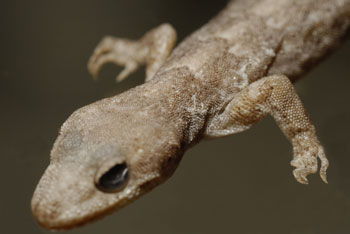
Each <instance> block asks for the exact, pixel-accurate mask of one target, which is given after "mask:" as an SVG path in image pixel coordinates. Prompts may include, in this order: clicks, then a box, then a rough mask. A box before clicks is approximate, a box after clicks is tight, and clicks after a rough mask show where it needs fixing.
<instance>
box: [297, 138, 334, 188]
mask: <svg viewBox="0 0 350 234" xmlns="http://www.w3.org/2000/svg"><path fill="white" fill-rule="evenodd" d="M303 139H304V140H303V141H299V142H298V143H295V144H294V147H293V148H294V159H293V160H292V161H291V165H292V166H294V167H296V169H294V171H293V175H294V177H295V179H296V180H297V181H298V182H299V183H301V184H308V180H307V178H306V177H307V176H308V175H310V174H314V173H316V172H317V168H318V162H317V158H318V159H320V161H321V168H320V177H321V179H322V180H323V181H324V182H325V183H328V182H327V175H326V170H327V168H328V165H329V163H328V160H327V158H326V155H325V153H324V149H323V147H322V146H321V145H320V144H319V143H318V142H317V143H315V142H313V141H312V142H310V141H305V139H308V137H305V136H304V137H303Z"/></svg>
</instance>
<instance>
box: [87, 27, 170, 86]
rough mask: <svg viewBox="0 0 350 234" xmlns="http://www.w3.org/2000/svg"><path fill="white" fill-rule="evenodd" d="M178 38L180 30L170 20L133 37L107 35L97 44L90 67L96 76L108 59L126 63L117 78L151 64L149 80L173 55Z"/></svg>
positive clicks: (121, 63) (119, 63)
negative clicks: (137, 37) (139, 36)
mask: <svg viewBox="0 0 350 234" xmlns="http://www.w3.org/2000/svg"><path fill="white" fill-rule="evenodd" d="M175 42H176V32H175V30H174V29H173V27H172V26H171V25H169V24H162V25H160V26H158V27H157V28H155V29H153V30H151V31H149V32H147V33H146V34H145V35H144V36H143V37H142V38H141V39H140V40H137V41H133V40H128V39H122V38H115V37H111V36H107V37H105V38H104V39H102V41H101V42H100V43H99V44H98V45H97V47H96V49H95V50H94V52H93V54H92V56H91V57H90V59H89V62H88V70H89V72H90V73H91V74H92V75H93V77H94V78H95V79H96V78H97V76H98V73H99V71H100V69H101V67H102V66H103V65H104V64H105V63H109V62H111V63H115V64H117V65H121V66H124V67H125V68H124V70H123V71H122V72H121V73H120V74H119V75H118V76H117V78H116V80H117V81H121V80H123V79H125V78H126V77H127V76H128V75H130V74H131V73H132V72H134V71H136V69H137V68H138V67H139V66H140V65H142V64H147V68H146V81H147V80H150V79H151V78H152V77H153V76H154V74H155V73H156V72H157V71H158V69H159V68H160V67H161V65H162V64H163V63H164V62H165V60H166V59H167V57H168V56H169V55H170V53H171V51H172V49H173V47H174V45H175Z"/></svg>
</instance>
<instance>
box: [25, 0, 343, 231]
mask: <svg viewBox="0 0 350 234" xmlns="http://www.w3.org/2000/svg"><path fill="white" fill-rule="evenodd" d="M349 24H350V0H334V1H329V0H303V1H298V0H279V1H275V0H231V1H229V2H228V4H227V6H226V7H225V8H224V9H223V10H222V11H221V12H220V13H219V14H218V15H217V16H215V17H214V18H213V19H212V20H210V21H209V22H208V23H207V24H205V25H204V26H202V27H201V28H200V29H198V30H197V31H195V32H194V33H193V34H191V35H190V36H188V37H187V38H185V39H184V40H183V41H182V42H181V43H180V44H179V45H178V46H177V47H176V48H174V47H175V44H176V38H177V34H176V31H175V29H174V28H173V27H172V26H171V25H170V24H168V23H164V24H162V25H160V26H158V27H156V28H154V29H152V30H150V31H148V32H147V33H145V34H144V36H142V37H141V38H140V39H138V40H129V39H124V38H116V37H112V36H106V37H105V38H103V39H102V40H101V42H100V43H99V44H98V45H97V47H96V49H95V50H94V52H93V54H92V56H91V58H90V60H89V62H88V70H89V72H90V73H91V74H92V75H93V77H95V78H97V77H98V73H99V71H100V69H101V68H102V66H103V65H104V64H106V63H115V64H117V65H121V66H124V70H123V71H122V72H121V73H120V74H119V75H118V76H117V78H116V79H117V81H121V80H123V79H125V78H126V77H128V76H129V75H130V74H131V73H132V72H134V71H136V70H137V69H138V68H139V67H140V66H142V65H146V79H145V83H143V84H141V85H139V86H136V87H134V88H132V89H129V90H127V91H125V92H123V93H121V94H118V95H116V96H113V97H109V98H105V99H102V100H100V101H97V102H94V103H92V104H89V105H87V106H85V107H82V108H80V109H78V110H76V111H75V112H74V113H73V114H72V115H71V116H70V117H69V118H68V119H67V120H66V121H65V122H64V124H63V125H62V127H61V129H60V131H59V135H58V137H57V139H56V141H55V143H54V145H53V148H52V150H51V154H50V164H49V166H48V167H47V169H46V171H45V172H44V174H43V176H42V178H41V179H40V181H39V183H38V185H37V187H36V189H35V191H34V195H33V198H32V201H31V207H32V211H33V214H34V216H35V218H36V220H37V221H38V223H39V224H40V225H41V226H43V227H45V228H48V229H68V228H72V227H76V226H80V225H82V224H85V223H88V222H90V221H93V220H96V219H98V218H101V217H103V216H105V215H106V214H109V213H111V212H112V211H115V210H118V209H119V208H121V207H124V206H125V205H127V204H129V203H130V202H132V201H134V200H135V199H137V198H138V197H140V196H141V195H143V194H145V193H146V192H148V191H150V190H152V189H153V188H155V187H156V186H157V185H159V184H161V183H162V182H164V181H166V180H167V179H168V178H169V177H170V176H171V175H172V174H173V173H174V171H175V170H176V168H177V166H178V164H179V162H180V161H181V158H182V156H183V154H184V153H185V151H186V150H187V149H188V148H189V147H192V146H193V145H195V144H196V143H198V142H199V141H201V140H202V139H207V138H217V137H223V136H228V135H231V134H235V133H239V132H242V131H245V130H247V129H249V128H251V127H252V126H253V125H254V124H256V123H258V122H259V121H261V120H262V119H264V118H265V117H266V116H267V115H271V116H272V117H273V118H274V120H275V121H276V123H277V125H278V126H279V128H280V129H281V131H282V132H283V133H284V135H285V136H286V138H287V139H288V140H289V142H290V143H291V145H292V148H293V159H292V161H291V165H292V166H293V167H295V169H294V170H293V175H294V177H295V179H296V180H297V181H298V182H300V183H301V184H307V183H308V180H307V176H308V175H310V174H313V173H316V172H317V171H318V170H319V173H320V177H321V178H322V180H323V181H324V182H326V183H327V179H326V170H327V167H328V165H329V162H328V160H327V157H326V155H325V151H324V149H323V146H322V145H321V143H320V141H319V140H318V137H317V135H316V130H315V127H314V125H313V124H312V122H311V119H310V116H309V114H308V113H307V112H306V110H305V108H304V106H303V104H302V102H301V100H300V98H299V97H298V95H297V94H296V92H295V89H294V87H293V84H292V82H294V81H296V80H297V78H299V77H300V76H301V75H302V74H304V73H305V72H306V71H308V70H309V69H310V68H311V67H312V65H314V64H316V62H318V61H319V60H320V58H322V57H324V56H325V55H326V54H328V52H329V51H331V50H332V49H333V48H334V47H335V45H337V44H339V43H338V42H339V41H340V39H341V38H342V37H343V35H344V34H345V32H346V30H347V28H348V26H349ZM267 134H268V133H267ZM318 161H319V162H318ZM199 163H200V162H199ZM318 164H320V165H318Z"/></svg>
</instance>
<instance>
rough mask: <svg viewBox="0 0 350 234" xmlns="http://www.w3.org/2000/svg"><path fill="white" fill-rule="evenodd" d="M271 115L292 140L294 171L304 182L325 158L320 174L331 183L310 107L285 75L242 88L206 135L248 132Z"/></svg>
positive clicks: (212, 123) (267, 78)
mask: <svg viewBox="0 0 350 234" xmlns="http://www.w3.org/2000/svg"><path fill="white" fill-rule="evenodd" d="M267 114H271V115H272V117H274V119H275V120H276V122H277V124H278V125H279V127H280V128H281V130H282V131H283V133H284V134H285V135H286V137H287V138H288V140H289V141H290V142H291V143H292V146H293V150H294V156H293V160H292V161H291V165H292V166H294V167H296V169H294V171H293V174H294V177H295V178H296V180H297V181H298V182H300V183H302V184H308V180H307V178H306V177H307V176H308V175H310V174H313V173H316V172H317V169H318V163H317V158H319V159H320V161H321V169H320V176H321V178H322V180H323V181H324V182H325V183H327V179H326V170H327V167H328V160H327V158H326V155H325V153H324V150H323V147H322V145H321V144H320V143H319V140H318V138H317V136H316V131H315V127H314V126H313V124H312V122H311V120H310V118H309V116H308V114H307V113H306V110H305V109H304V107H303V104H302V103H301V101H300V99H299V97H298V95H297V94H296V92H295V90H294V87H293V85H292V83H291V82H290V81H289V79H288V78H287V77H285V76H283V75H273V76H268V77H265V78H262V79H260V80H257V81H255V82H253V83H251V84H250V85H249V86H248V87H246V88H245V89H243V90H242V91H240V93H238V94H237V95H236V96H235V98H234V99H232V101H231V102H230V103H229V104H228V105H227V106H226V107H225V109H224V111H223V112H221V113H220V114H219V115H218V116H216V118H213V120H212V121H211V123H210V124H209V126H208V129H207V131H206V135H207V136H209V137H219V136H225V135H230V134H233V133H237V132H241V131H244V130H246V129H248V128H250V127H251V126H252V125H254V124H255V123H257V122H259V121H260V120H261V119H263V118H264V117H265V116H266V115H267Z"/></svg>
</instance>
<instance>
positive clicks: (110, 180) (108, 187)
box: [97, 163, 129, 192]
mask: <svg viewBox="0 0 350 234" xmlns="http://www.w3.org/2000/svg"><path fill="white" fill-rule="evenodd" d="M128 176H129V173H128V167H127V165H126V163H122V164H117V165H115V166H114V167H112V168H111V169H110V170H109V171H107V172H106V173H105V174H104V175H103V176H101V178H100V179H99V182H98V185H97V187H98V188H99V189H100V190H102V191H103V192H116V191H118V190H119V189H121V188H122V187H123V186H124V184H125V183H126V181H127V179H128Z"/></svg>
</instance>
